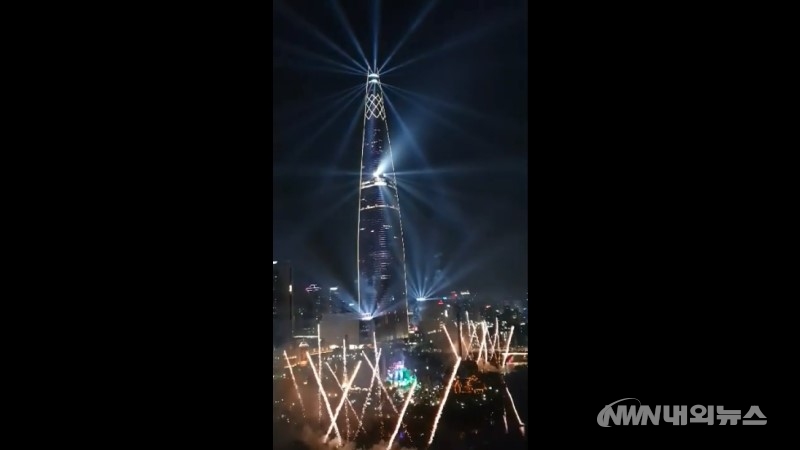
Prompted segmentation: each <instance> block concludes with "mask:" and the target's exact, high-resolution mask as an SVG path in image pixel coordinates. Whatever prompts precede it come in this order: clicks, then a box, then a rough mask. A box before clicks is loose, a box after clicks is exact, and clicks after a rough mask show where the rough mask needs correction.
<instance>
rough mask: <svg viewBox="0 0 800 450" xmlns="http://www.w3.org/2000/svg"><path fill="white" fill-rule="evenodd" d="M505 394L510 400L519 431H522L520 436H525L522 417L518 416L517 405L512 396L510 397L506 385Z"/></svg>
mask: <svg viewBox="0 0 800 450" xmlns="http://www.w3.org/2000/svg"><path fill="white" fill-rule="evenodd" d="M506 394H508V399H509V400H511V408H513V410H514V415H515V416H517V422H518V423H519V432H520V433H522V436H525V424H524V423H522V419H520V418H519V413H518V412H517V407H516V405H514V397H512V396H511V392H509V391H508V386H506Z"/></svg>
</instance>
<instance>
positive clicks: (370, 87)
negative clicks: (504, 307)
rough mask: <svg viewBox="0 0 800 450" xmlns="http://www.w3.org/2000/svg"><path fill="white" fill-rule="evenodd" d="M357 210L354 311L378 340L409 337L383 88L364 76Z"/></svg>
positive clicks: (400, 231) (400, 230)
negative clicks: (371, 320) (371, 323)
mask: <svg viewBox="0 0 800 450" xmlns="http://www.w3.org/2000/svg"><path fill="white" fill-rule="evenodd" d="M360 182H361V184H360V187H359V201H360V203H359V209H358V244H357V245H358V251H357V253H358V307H359V310H360V311H361V312H362V313H364V314H365V315H368V316H374V317H375V319H374V324H375V333H376V335H377V336H378V338H379V339H392V338H405V337H407V336H408V299H407V295H406V292H407V290H406V268H405V259H406V258H405V248H404V245H403V228H402V225H401V221H400V202H399V200H398V196H397V179H396V177H395V173H394V161H393V160H392V147H391V144H390V142H389V129H388V127H387V124H386V108H385V106H384V103H383V88H382V87H381V82H380V78H379V77H378V75H377V74H374V73H373V74H370V75H369V76H368V77H367V86H366V101H365V106H364V137H363V143H362V148H361V180H360Z"/></svg>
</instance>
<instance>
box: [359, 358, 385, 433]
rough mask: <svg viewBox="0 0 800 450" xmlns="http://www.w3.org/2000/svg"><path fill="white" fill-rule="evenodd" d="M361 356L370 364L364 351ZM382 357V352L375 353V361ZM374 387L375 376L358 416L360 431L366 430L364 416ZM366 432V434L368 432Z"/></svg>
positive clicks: (371, 379)
mask: <svg viewBox="0 0 800 450" xmlns="http://www.w3.org/2000/svg"><path fill="white" fill-rule="evenodd" d="M361 354H362V355H364V359H366V360H367V362H369V360H368V359H367V355H366V354H364V352H363V351H362V352H361ZM380 357H381V350H380V349H378V351H377V352H375V359H376V360H378V359H380ZM374 386H375V376H374V374H373V376H372V378H370V380H369V389H368V390H367V398H366V400H364V405H363V406H362V407H361V415H360V416H358V423H359V429H363V428H364V414H366V413H367V405H368V404H369V397H370V396H371V395H372V388H373V387H374ZM378 395H380V392H379V393H378ZM364 431H365V432H366V431H367V430H364ZM356 434H358V431H356Z"/></svg>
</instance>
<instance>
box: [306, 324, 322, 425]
mask: <svg viewBox="0 0 800 450" xmlns="http://www.w3.org/2000/svg"><path fill="white" fill-rule="evenodd" d="M317 359H319V373H320V374H321V373H322V337H321V336H320V334H319V324H317ZM308 364H310V365H311V366H313V365H314V361H313V360H311V359H310V358H309V360H308ZM317 420H318V421H319V423H320V425H322V389H320V390H319V395H318V396H317Z"/></svg>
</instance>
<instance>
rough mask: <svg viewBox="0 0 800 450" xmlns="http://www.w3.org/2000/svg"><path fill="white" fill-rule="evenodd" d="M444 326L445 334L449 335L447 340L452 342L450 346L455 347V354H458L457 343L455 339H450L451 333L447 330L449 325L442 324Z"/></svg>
mask: <svg viewBox="0 0 800 450" xmlns="http://www.w3.org/2000/svg"><path fill="white" fill-rule="evenodd" d="M442 328H444V334H445V335H447V341H448V342H450V348H452V349H453V354H454V355H456V356H458V351H457V350H456V344H453V340H452V339H450V333H449V332H448V331H447V325H445V324H442Z"/></svg>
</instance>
